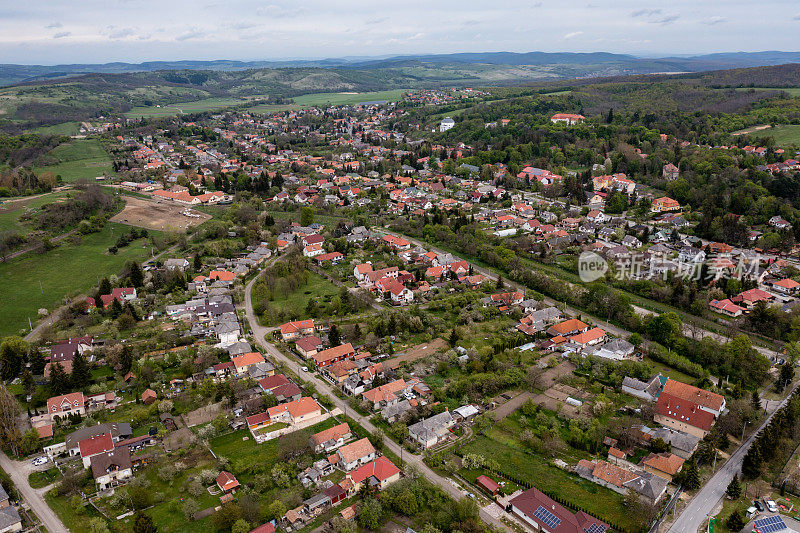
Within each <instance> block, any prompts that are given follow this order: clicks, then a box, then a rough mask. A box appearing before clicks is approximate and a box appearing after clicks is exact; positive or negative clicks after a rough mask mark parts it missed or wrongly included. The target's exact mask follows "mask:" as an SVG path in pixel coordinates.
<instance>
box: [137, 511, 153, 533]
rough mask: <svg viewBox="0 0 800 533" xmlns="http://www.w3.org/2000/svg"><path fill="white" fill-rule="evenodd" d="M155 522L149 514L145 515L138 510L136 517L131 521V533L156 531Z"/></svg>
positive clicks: (151, 532)
mask: <svg viewBox="0 0 800 533" xmlns="http://www.w3.org/2000/svg"><path fill="white" fill-rule="evenodd" d="M156 531H158V530H157V529H156V525H155V523H153V519H152V518H150V515H146V514H144V513H143V512H141V511H139V512H138V513H136V519H135V520H134V521H133V533H156Z"/></svg>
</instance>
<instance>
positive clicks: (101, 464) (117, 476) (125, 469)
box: [89, 446, 133, 490]
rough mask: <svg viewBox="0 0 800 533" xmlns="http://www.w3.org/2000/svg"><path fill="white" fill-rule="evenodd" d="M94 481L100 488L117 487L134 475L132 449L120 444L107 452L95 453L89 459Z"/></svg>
mask: <svg viewBox="0 0 800 533" xmlns="http://www.w3.org/2000/svg"><path fill="white" fill-rule="evenodd" d="M89 464H90V465H91V467H92V476H93V477H94V482H95V483H96V484H97V486H98V488H99V489H100V490H106V489H109V488H111V487H115V486H117V485H119V484H120V483H122V482H124V481H125V480H126V479H129V478H132V477H133V463H131V449H130V447H128V446H120V447H117V448H114V449H113V450H111V451H108V452H105V453H99V454H97V455H93V456H91V457H90V459H89Z"/></svg>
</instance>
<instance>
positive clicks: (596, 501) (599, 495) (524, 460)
mask: <svg viewBox="0 0 800 533" xmlns="http://www.w3.org/2000/svg"><path fill="white" fill-rule="evenodd" d="M463 451H464V453H475V454H479V455H483V456H485V457H491V458H492V459H494V460H495V461H497V463H498V464H499V467H500V470H501V471H502V472H503V473H504V474H507V475H509V476H511V477H512V478H515V479H520V480H522V481H525V482H526V483H528V484H530V485H531V486H534V487H536V488H538V489H539V490H541V491H543V492H545V493H547V494H549V495H551V496H553V495H554V496H556V497H557V498H558V499H560V500H563V501H567V502H571V503H573V504H575V505H577V506H580V507H583V508H584V509H586V510H588V511H589V513H590V514H592V515H594V516H596V517H597V518H599V519H600V520H604V521H609V522H611V523H613V524H615V525H617V526H621V527H623V528H625V529H627V530H628V531H637V530H639V528H640V525H639V524H637V523H636V520H635V517H632V516H631V515H630V514H628V513H627V512H626V509H625V505H624V497H623V496H622V495H621V494H617V493H616V492H614V491H612V490H610V489H607V488H605V487H601V486H600V485H597V484H596V483H592V482H591V481H589V480H586V479H583V478H580V477H578V476H576V475H573V474H570V473H568V472H565V471H564V470H561V469H560V468H556V467H554V466H551V465H549V464H548V461H547V459H545V458H543V457H541V456H539V455H535V454H532V453H530V454H529V453H525V452H523V451H522V450H519V449H517V448H512V447H511V446H507V445H505V444H502V443H500V442H497V441H495V440H493V439H490V438H489V437H484V436H479V437H477V438H476V439H475V440H473V441H472V442H470V443H469V444H467V445H466V446H465V447H464V449H463ZM462 473H463V474H465V476H467V477H468V478H471V477H472V478H473V479H474V477H473V476H472V475H470V474H471V473H470V472H468V471H462Z"/></svg>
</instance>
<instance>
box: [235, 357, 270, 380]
mask: <svg viewBox="0 0 800 533" xmlns="http://www.w3.org/2000/svg"><path fill="white" fill-rule="evenodd" d="M231 362H233V366H234V368H235V369H236V374H237V375H239V376H241V375H244V374H246V373H247V371H248V370H249V369H250V367H251V366H253V365H257V364H258V363H264V362H265V360H264V356H263V355H261V354H260V353H258V352H249V353H244V354H242V355H237V356H236V357H231Z"/></svg>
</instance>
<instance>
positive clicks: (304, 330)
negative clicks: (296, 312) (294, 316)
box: [281, 319, 317, 341]
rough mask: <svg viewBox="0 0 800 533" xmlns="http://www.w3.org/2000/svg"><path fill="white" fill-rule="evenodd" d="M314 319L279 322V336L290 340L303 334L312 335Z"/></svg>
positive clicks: (314, 329)
mask: <svg viewBox="0 0 800 533" xmlns="http://www.w3.org/2000/svg"><path fill="white" fill-rule="evenodd" d="M316 331H317V330H316V328H315V327H314V319H308V320H295V321H293V322H287V323H286V324H281V337H282V338H283V340H285V341H290V340H293V339H296V338H298V337H302V336H304V335H313V334H314V333H315V332H316Z"/></svg>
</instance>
